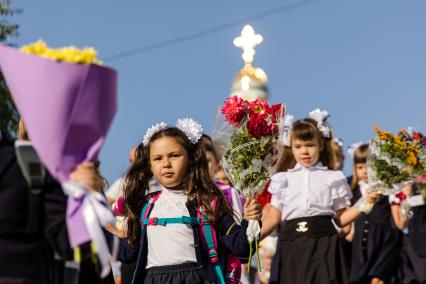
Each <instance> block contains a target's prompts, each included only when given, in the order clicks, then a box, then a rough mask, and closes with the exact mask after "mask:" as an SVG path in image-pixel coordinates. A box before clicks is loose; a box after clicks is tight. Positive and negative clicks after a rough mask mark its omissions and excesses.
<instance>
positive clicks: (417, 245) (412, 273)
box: [400, 189, 426, 284]
mask: <svg viewBox="0 0 426 284" xmlns="http://www.w3.org/2000/svg"><path fill="white" fill-rule="evenodd" d="M415 190H416V189H415ZM417 194H420V193H417ZM411 213H412V217H411V218H410V221H409V223H408V232H407V233H405V234H403V237H402V249H401V265H400V272H401V281H400V282H401V284H413V283H415V284H417V283H426V205H425V204H424V205H421V206H416V207H412V208H411Z"/></svg>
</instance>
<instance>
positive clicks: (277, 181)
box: [268, 172, 288, 212]
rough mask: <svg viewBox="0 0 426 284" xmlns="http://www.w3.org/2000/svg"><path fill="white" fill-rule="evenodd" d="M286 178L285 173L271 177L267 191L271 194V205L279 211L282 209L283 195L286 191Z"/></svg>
mask: <svg viewBox="0 0 426 284" xmlns="http://www.w3.org/2000/svg"><path fill="white" fill-rule="evenodd" d="M287 185H288V183H287V176H286V173H285V172H279V173H276V174H274V175H273V176H272V177H271V183H270V184H269V187H268V191H269V192H270V193H271V194H272V198H271V205H272V206H274V207H275V208H277V209H278V210H280V212H282V209H283V207H284V202H285V194H286V189H287Z"/></svg>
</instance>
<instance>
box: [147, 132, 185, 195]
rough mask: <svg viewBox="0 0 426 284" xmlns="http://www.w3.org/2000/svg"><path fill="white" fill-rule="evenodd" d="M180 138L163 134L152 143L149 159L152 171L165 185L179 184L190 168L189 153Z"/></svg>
mask: <svg viewBox="0 0 426 284" xmlns="http://www.w3.org/2000/svg"><path fill="white" fill-rule="evenodd" d="M177 139H179V138H175V137H170V136H163V137H161V138H159V139H157V140H155V141H154V142H152V143H151V146H150V153H149V160H150V164H151V171H152V173H153V174H154V177H155V178H156V179H157V180H158V182H159V183H160V184H161V185H163V186H165V187H174V186H178V185H179V184H181V183H182V181H183V180H184V178H185V176H186V173H187V169H188V153H187V152H186V150H185V148H184V147H183V146H182V145H181V144H180V143H179V142H178V140H177Z"/></svg>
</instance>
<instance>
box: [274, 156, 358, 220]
mask: <svg viewBox="0 0 426 284" xmlns="http://www.w3.org/2000/svg"><path fill="white" fill-rule="evenodd" d="M268 191H269V192H270V193H272V199H271V205H272V206H274V207H275V208H277V209H278V210H280V212H281V220H282V221H284V220H291V219H294V218H300V217H310V216H320V215H329V216H332V217H335V216H336V212H337V211H339V210H340V209H342V208H345V207H349V206H350V205H351V198H352V193H351V191H350V188H349V185H348V183H347V181H346V177H345V175H344V174H343V172H341V171H333V170H329V169H328V168H327V167H325V166H323V164H322V163H321V162H319V163H317V164H316V165H314V166H312V167H310V168H305V167H303V166H302V165H300V164H296V166H295V167H294V168H293V169H290V170H288V171H287V172H279V173H276V174H274V175H273V176H272V178H271V184H270V185H269V189H268Z"/></svg>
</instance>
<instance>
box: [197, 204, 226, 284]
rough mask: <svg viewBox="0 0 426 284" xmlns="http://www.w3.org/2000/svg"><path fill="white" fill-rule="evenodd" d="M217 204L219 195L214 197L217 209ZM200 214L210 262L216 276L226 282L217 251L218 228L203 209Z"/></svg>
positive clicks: (220, 280)
mask: <svg viewBox="0 0 426 284" xmlns="http://www.w3.org/2000/svg"><path fill="white" fill-rule="evenodd" d="M216 205H217V197H214V198H213V201H212V207H213V209H216ZM197 214H198V215H201V218H200V219H201V224H200V227H201V234H202V235H203V237H204V243H205V246H206V247H207V250H208V257H209V261H210V263H212V264H213V266H214V269H215V272H216V276H217V278H218V281H219V283H220V284H225V278H224V277H223V271H222V269H221V267H220V262H219V255H218V253H217V238H216V230H215V229H214V228H213V226H212V225H211V224H210V223H209V221H208V219H207V216H206V214H204V213H202V212H201V210H198V211H197Z"/></svg>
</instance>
